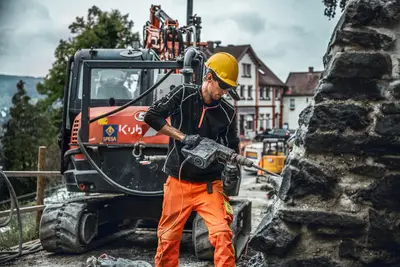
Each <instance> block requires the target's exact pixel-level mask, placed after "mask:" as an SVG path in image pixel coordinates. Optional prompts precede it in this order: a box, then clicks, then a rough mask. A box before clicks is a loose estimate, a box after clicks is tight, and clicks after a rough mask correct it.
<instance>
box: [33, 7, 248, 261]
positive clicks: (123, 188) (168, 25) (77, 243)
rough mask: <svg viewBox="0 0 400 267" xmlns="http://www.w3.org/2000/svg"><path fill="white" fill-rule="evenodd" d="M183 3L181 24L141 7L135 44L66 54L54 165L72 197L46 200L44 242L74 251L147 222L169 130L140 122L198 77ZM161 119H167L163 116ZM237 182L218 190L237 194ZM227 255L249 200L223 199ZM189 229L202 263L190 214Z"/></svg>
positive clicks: (204, 245)
mask: <svg viewBox="0 0 400 267" xmlns="http://www.w3.org/2000/svg"><path fill="white" fill-rule="evenodd" d="M192 12H193V0H188V4H187V26H179V23H178V21H177V20H174V19H172V18H171V17H170V16H168V15H167V14H166V13H165V12H164V11H163V10H162V9H161V6H159V5H152V6H151V8H150V20H149V21H148V22H147V23H146V24H145V25H144V27H143V45H140V46H139V47H135V48H132V47H131V48H126V49H101V48H86V49H80V50H78V51H76V53H75V54H74V56H72V57H71V58H70V59H69V61H68V64H67V65H68V66H67V70H66V86H65V88H64V102H63V103H64V107H63V122H62V128H61V133H60V148H61V173H62V175H63V179H64V183H65V185H66V188H67V190H68V191H69V192H81V193H82V194H80V195H81V196H79V197H75V198H72V199H70V200H67V201H65V202H60V203H53V204H49V205H46V208H45V209H44V210H43V214H42V218H41V223H40V229H39V235H40V241H41V244H42V247H43V249H44V250H47V251H49V252H55V253H78V254H79V253H83V252H86V251H88V250H91V249H93V248H95V247H98V246H99V245H102V244H104V243H105V242H109V241H110V240H111V238H112V237H115V236H120V235H119V234H120V233H121V232H123V231H126V230H127V229H128V230H132V229H133V231H134V230H135V229H137V227H144V228H147V229H148V228H154V229H156V227H157V223H158V220H159V218H160V216H161V209H162V202H163V185H164V183H165V181H166V179H167V175H166V174H165V173H164V172H163V171H162V169H163V166H164V163H165V159H166V156H167V152H168V142H169V137H167V136H165V135H163V134H160V133H157V132H156V131H155V130H154V129H152V128H150V126H148V125H147V124H146V123H145V122H144V121H143V119H144V115H145V113H146V111H147V109H148V107H149V106H150V105H151V104H152V103H153V102H154V101H156V100H157V99H160V98H162V97H164V96H165V95H166V94H167V93H168V92H169V91H170V90H171V89H172V88H174V87H175V86H177V85H179V84H182V83H189V84H201V83H202V77H203V75H204V73H205V66H204V63H205V61H206V59H207V57H206V56H205V54H204V53H203V51H202V47H205V46H206V45H207V44H206V43H204V42H201V41H200V32H201V18H200V17H197V16H196V15H195V16H193V15H192ZM168 120H169V118H168ZM240 183H241V174H240V173H239V176H238V182H237V185H236V187H235V188H234V189H233V190H231V191H229V192H226V193H227V195H229V196H237V195H238V193H239V188H240ZM231 204H232V207H233V209H234V212H235V214H234V221H233V222H232V224H231V228H232V231H233V241H234V247H235V251H236V257H237V258H238V257H240V255H241V253H242V251H243V249H244V248H245V246H246V243H247V241H248V239H249V235H250V231H251V202H250V201H248V200H241V199H235V198H232V199H231ZM185 229H187V230H191V232H192V240H193V246H194V251H195V254H196V257H197V258H198V259H199V260H205V261H212V260H213V253H214V248H213V247H212V245H211V244H210V242H209V241H208V230H207V228H206V226H205V223H204V221H203V219H202V218H201V217H200V216H199V215H198V214H196V213H195V212H193V214H192V215H191V216H190V218H189V219H188V221H187V223H186V225H185Z"/></svg>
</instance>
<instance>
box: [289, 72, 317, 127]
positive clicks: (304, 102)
mask: <svg viewBox="0 0 400 267" xmlns="http://www.w3.org/2000/svg"><path fill="white" fill-rule="evenodd" d="M321 74H322V71H314V68H313V67H309V68H308V71H305V72H290V73H289V75H288V77H287V79H286V85H287V86H288V89H287V90H285V92H284V94H283V127H287V128H288V129H291V130H295V129H297V128H298V127H299V124H298V120H299V115H300V113H301V111H303V110H304V109H305V108H306V107H307V106H308V105H309V104H310V103H311V101H312V99H313V97H314V90H315V88H316V87H317V86H318V82H319V80H320V77H321Z"/></svg>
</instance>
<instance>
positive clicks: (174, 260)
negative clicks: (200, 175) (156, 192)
mask: <svg viewBox="0 0 400 267" xmlns="http://www.w3.org/2000/svg"><path fill="white" fill-rule="evenodd" d="M212 188H213V192H212V194H209V193H208V192H207V183H191V182H187V181H179V180H178V179H177V178H174V177H171V176H169V177H168V179H167V181H166V182H165V184H164V201H163V207H162V215H161V219H160V222H159V224H158V229H157V236H158V247H157V253H156V256H155V258H154V260H155V266H156V267H178V258H179V248H180V242H181V237H182V231H183V228H184V225H185V223H186V221H187V219H188V218H189V216H190V214H191V212H192V211H193V210H194V211H196V212H197V213H198V214H199V215H200V216H201V217H202V218H203V219H204V221H205V223H206V225H207V228H208V233H209V240H210V243H211V245H213V246H214V248H215V250H214V265H215V266H216V267H222V266H224V267H234V266H236V265H235V252H234V247H233V244H232V231H231V228H230V224H231V222H232V220H233V209H232V207H231V205H230V204H229V202H228V200H229V198H228V197H227V196H226V195H225V194H224V193H223V185H222V181H220V180H218V181H214V182H213V183H212ZM182 192H183V206H182ZM181 208H182V211H181Z"/></svg>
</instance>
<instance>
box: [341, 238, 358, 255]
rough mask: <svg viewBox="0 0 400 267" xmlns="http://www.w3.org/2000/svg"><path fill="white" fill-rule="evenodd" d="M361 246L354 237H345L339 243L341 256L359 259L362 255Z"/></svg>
mask: <svg viewBox="0 0 400 267" xmlns="http://www.w3.org/2000/svg"><path fill="white" fill-rule="evenodd" d="M360 250H361V249H360V247H359V246H357V244H356V242H355V241H354V240H352V239H343V240H342V241H341V242H340V245H339V257H341V258H351V259H358V258H359V257H360Z"/></svg>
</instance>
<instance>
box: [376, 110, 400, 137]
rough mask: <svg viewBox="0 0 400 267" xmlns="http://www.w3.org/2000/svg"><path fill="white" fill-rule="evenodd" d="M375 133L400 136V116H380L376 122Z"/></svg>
mask: <svg viewBox="0 0 400 267" xmlns="http://www.w3.org/2000/svg"><path fill="white" fill-rule="evenodd" d="M375 132H377V133H378V134H381V135H387V136H393V135H400V115H399V114H396V115H386V116H379V117H378V118H377V120H376V126H375Z"/></svg>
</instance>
